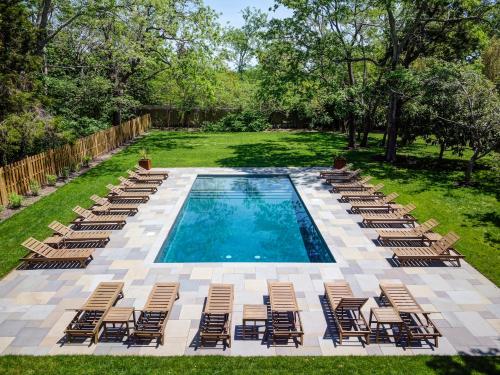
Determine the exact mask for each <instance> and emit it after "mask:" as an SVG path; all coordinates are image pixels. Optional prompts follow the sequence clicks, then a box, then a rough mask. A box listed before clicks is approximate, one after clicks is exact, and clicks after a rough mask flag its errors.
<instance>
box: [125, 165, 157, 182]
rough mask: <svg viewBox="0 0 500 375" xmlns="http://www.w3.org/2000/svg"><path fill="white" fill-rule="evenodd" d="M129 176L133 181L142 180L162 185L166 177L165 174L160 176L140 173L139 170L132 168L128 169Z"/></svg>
mask: <svg viewBox="0 0 500 375" xmlns="http://www.w3.org/2000/svg"><path fill="white" fill-rule="evenodd" d="M127 173H128V176H129V178H130V179H131V180H132V181H135V182H141V183H149V184H152V183H155V184H158V185H160V184H161V183H162V182H163V180H164V178H163V176H158V175H140V174H139V173H137V172H134V171H131V170H130V169H128V170H127Z"/></svg>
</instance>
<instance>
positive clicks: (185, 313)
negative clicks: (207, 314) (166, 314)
mask: <svg viewBox="0 0 500 375" xmlns="http://www.w3.org/2000/svg"><path fill="white" fill-rule="evenodd" d="M202 310H203V306H202V305H182V307H181V311H180V314H179V318H178V319H180V320H186V319H199V318H200V316H201V312H202Z"/></svg>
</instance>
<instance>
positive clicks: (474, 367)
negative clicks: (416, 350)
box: [426, 348, 500, 375]
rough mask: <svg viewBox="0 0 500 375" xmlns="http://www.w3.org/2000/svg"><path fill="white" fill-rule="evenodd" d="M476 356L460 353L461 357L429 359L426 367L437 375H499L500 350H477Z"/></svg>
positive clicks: (474, 351) (474, 352) (474, 353)
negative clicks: (499, 355)
mask: <svg viewBox="0 0 500 375" xmlns="http://www.w3.org/2000/svg"><path fill="white" fill-rule="evenodd" d="M471 354H473V355H474V356H471V355H466V354H464V353H460V356H459V357H448V356H435V357H432V358H431V359H429V360H428V361H427V363H426V365H427V366H428V367H429V368H430V369H432V370H433V371H434V373H436V374H443V375H444V374H452V375H469V374H498V372H499V367H500V359H499V357H498V354H499V352H498V349H494V348H492V349H490V350H489V351H487V352H484V351H482V350H479V349H476V350H473V351H472V353H471Z"/></svg>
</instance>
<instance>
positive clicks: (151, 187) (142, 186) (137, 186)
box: [118, 176, 158, 193]
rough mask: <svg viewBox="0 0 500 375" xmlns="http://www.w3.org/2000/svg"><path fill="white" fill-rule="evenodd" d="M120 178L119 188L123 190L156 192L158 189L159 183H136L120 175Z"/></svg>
mask: <svg viewBox="0 0 500 375" xmlns="http://www.w3.org/2000/svg"><path fill="white" fill-rule="evenodd" d="M118 179H119V180H120V182H121V183H120V185H119V188H120V189H121V190H123V191H150V192H152V193H156V192H157V191H158V185H157V184H149V183H136V182H132V181H130V180H127V179H126V178H125V177H122V176H120V177H118Z"/></svg>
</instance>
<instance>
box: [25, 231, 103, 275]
mask: <svg viewBox="0 0 500 375" xmlns="http://www.w3.org/2000/svg"><path fill="white" fill-rule="evenodd" d="M22 246H23V247H25V248H26V249H28V250H29V251H30V253H29V254H28V255H27V256H25V257H24V258H21V261H23V262H25V263H26V264H27V265H30V264H40V263H73V262H77V263H80V266H81V267H82V268H84V267H85V266H86V265H87V263H88V262H90V261H91V260H92V259H94V258H93V256H92V254H93V253H94V251H95V249H54V248H53V247H50V246H49V245H47V244H45V243H43V242H40V241H38V240H36V239H35V238H33V237H30V238H28V239H27V240H26V241H24V242H23V243H22Z"/></svg>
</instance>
